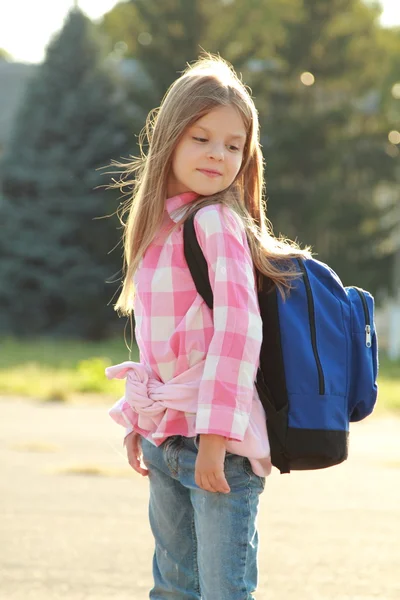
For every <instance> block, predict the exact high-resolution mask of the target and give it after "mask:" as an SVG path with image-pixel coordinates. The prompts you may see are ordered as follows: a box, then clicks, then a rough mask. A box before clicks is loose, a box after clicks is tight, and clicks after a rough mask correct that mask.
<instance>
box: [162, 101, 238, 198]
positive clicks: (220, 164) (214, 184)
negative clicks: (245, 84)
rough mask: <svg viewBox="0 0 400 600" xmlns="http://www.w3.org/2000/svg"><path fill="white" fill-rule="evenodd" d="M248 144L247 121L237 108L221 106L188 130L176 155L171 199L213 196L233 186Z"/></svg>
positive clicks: (169, 180) (171, 173) (169, 191)
mask: <svg viewBox="0 0 400 600" xmlns="http://www.w3.org/2000/svg"><path fill="white" fill-rule="evenodd" d="M245 142H246V129H245V126H244V123H243V119H242V117H241V116H240V114H239V112H238V111H237V109H236V108H234V107H233V106H231V105H229V106H219V107H218V108H214V109H213V110H212V111H210V112H209V113H207V114H206V115H205V116H204V117H201V119H199V120H198V121H196V122H195V123H193V125H191V126H190V127H188V128H187V129H186V130H185V132H184V133H183V137H182V138H181V140H180V141H179V143H178V144H177V146H176V148H175V150H174V153H173V155H172V167H171V171H170V174H169V178H168V197H172V196H176V195H178V194H182V193H183V192H196V193H197V194H200V195H201V196H211V195H213V194H216V193H217V192H220V191H222V190H224V189H226V188H227V187H229V186H230V185H231V183H233V181H234V180H235V177H236V175H237V174H238V172H239V170H240V166H241V164H242V159H243V150H244V146H245Z"/></svg>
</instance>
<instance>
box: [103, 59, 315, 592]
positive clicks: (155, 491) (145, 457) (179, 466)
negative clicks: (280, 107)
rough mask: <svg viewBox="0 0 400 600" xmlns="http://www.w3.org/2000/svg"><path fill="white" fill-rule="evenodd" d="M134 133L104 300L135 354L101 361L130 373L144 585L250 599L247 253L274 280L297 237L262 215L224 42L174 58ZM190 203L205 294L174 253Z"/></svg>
mask: <svg viewBox="0 0 400 600" xmlns="http://www.w3.org/2000/svg"><path fill="white" fill-rule="evenodd" d="M146 134H147V140H148V144H149V147H148V152H147V155H144V153H143V150H142V157H141V158H140V159H137V160H135V161H134V162H132V163H131V164H129V165H128V169H127V171H128V174H131V173H135V178H134V180H129V177H128V178H127V180H125V181H123V182H122V183H120V184H119V185H121V186H122V187H123V186H125V185H132V186H133V190H134V191H133V202H132V203H131V205H130V207H129V216H128V220H127V223H126V226H125V231H124V242H125V265H126V272H125V279H124V284H123V288H122V293H121V295H120V297H119V299H118V302H117V304H116V309H117V310H122V312H123V313H125V314H128V315H129V314H131V312H132V310H133V306H134V312H135V323H136V327H135V334H136V341H137V344H138V347H139V350H140V363H133V362H125V363H122V364H120V365H115V366H113V367H109V368H108V369H107V371H106V373H107V376H108V377H109V378H113V377H117V378H123V377H126V378H127V382H126V391H125V396H124V397H123V398H122V399H121V400H120V401H119V402H118V403H117V404H116V405H115V406H114V407H113V408H112V409H111V411H110V413H111V416H112V417H113V418H114V419H115V420H116V421H117V422H118V423H120V424H121V425H123V426H125V427H127V429H126V437H125V445H126V449H127V454H128V461H129V464H130V465H131V466H132V468H133V469H134V470H135V471H137V472H138V473H140V474H141V475H143V476H146V475H149V480H150V506H149V516H150V524H151V529H152V532H153V535H154V538H155V553H154V560H153V576H154V586H153V588H152V590H151V591H150V598H152V599H153V600H169V599H171V600H172V599H173V600H184V599H185V600H188V599H200V598H202V599H203V600H248V599H252V598H254V596H253V595H252V594H253V592H254V591H255V589H256V585H257V547H258V536H257V529H256V516H257V510H258V502H259V495H260V493H261V492H262V491H263V488H264V484H265V476H266V475H268V474H269V472H270V470H271V463H270V458H269V443H268V436H267V430H266V422H265V414H264V410H263V408H262V405H261V402H260V400H259V398H258V395H257V392H256V390H255V386H254V379H255V375H256V371H257V367H258V361H259V353H260V346H261V338H262V323H261V319H260V313H259V307H258V300H257V284H256V276H255V273H256V271H255V269H254V266H255V267H256V269H257V270H258V271H260V272H262V273H265V274H266V275H268V276H269V277H270V278H271V279H272V281H273V282H274V284H275V285H277V286H278V287H279V289H280V291H281V293H285V290H286V289H289V288H290V280H291V278H292V277H293V275H294V274H293V273H292V272H291V271H290V269H288V268H287V266H286V267H285V268H284V269H282V266H285V265H286V263H285V259H286V258H287V257H288V256H305V255H308V253H307V251H301V250H300V249H299V248H298V247H297V246H295V245H294V244H292V243H287V242H285V241H282V240H277V239H276V238H274V236H273V234H272V232H271V229H270V228H269V226H268V222H267V220H266V217H265V206H264V204H263V200H262V190H263V161H262V154H261V149H260V144H259V130H258V118H257V112H256V109H255V106H254V104H253V101H252V99H251V97H250V95H249V93H248V91H247V89H246V88H245V86H244V85H243V84H242V83H241V81H240V80H239V79H238V77H237V76H236V74H235V73H234V71H233V69H232V68H231V67H230V66H229V65H228V64H227V63H226V62H225V61H223V60H222V59H221V58H219V57H215V56H212V55H209V54H207V55H205V56H202V57H201V58H200V59H199V60H198V61H197V62H196V63H195V64H194V65H192V66H190V67H188V68H187V70H186V71H185V72H184V73H183V75H182V76H181V77H180V78H179V79H177V80H176V81H175V83H173V85H172V86H171V87H170V89H169V90H168V92H167V94H166V96H165V97H164V99H163V102H162V104H161V106H160V108H159V109H158V111H157V112H156V113H154V114H150V116H149V118H148V121H147V126H146ZM143 141H144V139H143V137H142V138H141V143H142V142H143ZM120 166H123V165H120ZM199 207H200V210H198V212H197V213H196V215H195V229H196V235H197V237H198V240H199V243H200V245H201V248H202V250H203V252H204V255H205V257H206V259H207V263H208V269H209V277H210V282H211V286H212V289H213V294H214V308H213V310H210V309H209V308H208V306H207V305H206V304H205V302H204V301H203V299H202V297H201V296H200V295H199V294H198V293H197V291H196V288H195V285H194V283H193V281H192V278H191V276H190V272H189V269H188V266H187V264H186V261H185V258H184V250H183V235H182V230H183V222H184V220H185V219H186V218H187V217H188V215H189V214H191V212H192V211H194V210H197V209H199ZM286 262H287V261H286ZM253 265H254V266H253ZM134 292H135V297H134ZM133 300H134V304H133Z"/></svg>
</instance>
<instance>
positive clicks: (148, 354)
mask: <svg viewBox="0 0 400 600" xmlns="http://www.w3.org/2000/svg"><path fill="white" fill-rule="evenodd" d="M196 197H197V195H196V194H195V193H194V192H187V193H184V194H180V195H179V196H174V197H173V198H169V199H168V200H167V201H166V210H165V214H164V221H163V224H162V226H161V228H160V231H159V233H158V235H157V236H156V237H155V239H154V240H153V242H152V243H151V244H150V246H149V247H148V249H147V250H146V252H145V254H144V256H143V258H142V260H141V262H140V264H139V267H138V269H137V271H136V273H135V277H134V281H135V286H136V296H135V304H134V312H135V323H136V328H135V335H136V342H137V344H138V347H139V350H140V363H134V362H130V361H127V362H125V363H122V364H120V365H115V366H113V367H109V368H108V369H107V370H106V374H107V377H109V378H110V379H111V378H113V377H117V378H125V377H126V379H127V382H126V388H125V395H124V397H123V398H121V400H119V401H118V402H117V403H116V404H115V405H114V407H113V408H112V409H111V410H110V415H111V416H112V417H113V418H114V419H115V420H116V421H117V423H119V424H121V425H124V426H125V427H127V430H126V433H129V432H130V431H132V430H135V431H138V432H139V433H140V434H141V435H143V436H145V437H146V438H147V439H148V440H149V441H151V442H153V443H154V444H155V445H159V444H161V443H162V442H163V441H164V440H165V439H166V438H167V437H169V436H171V435H183V436H186V437H193V436H196V435H198V434H202V433H205V434H207V433H208V434H211V433H214V434H218V435H222V436H224V437H226V438H227V451H228V452H233V453H235V454H239V455H242V456H247V457H248V458H249V460H250V462H251V464H252V468H253V470H254V472H255V473H256V474H258V475H260V476H265V475H267V474H269V472H270V470H271V462H270V458H269V456H270V450H269V442H268V435H267V429H266V422H265V413H264V409H263V407H262V405H261V402H260V400H259V397H258V394H257V391H256V389H255V385H254V380H255V376H256V371H257V368H258V363H259V354H260V347H261V339H262V323H261V317H260V311H259V306H258V300H257V293H256V285H255V277H254V268H253V263H252V258H251V254H250V250H249V247H248V243H247V238H246V233H245V229H244V227H243V224H242V223H241V221H240V219H239V217H237V215H235V213H234V212H233V211H231V210H229V209H226V208H224V207H223V206H222V205H220V204H215V205H211V206H207V207H204V208H202V209H201V210H200V211H199V212H198V213H197V214H196V216H195V219H194V225H195V230H196V235H197V238H198V241H199V244H200V246H201V248H202V250H203V253H204V256H205V257H206V260H207V263H208V267H209V277H210V283H211V287H212V290H213V294H214V309H213V310H210V309H209V308H208V306H207V305H206V303H205V302H204V300H203V298H202V297H201V296H200V295H199V294H198V292H197V290H196V287H195V285H194V282H193V279H192V277H191V274H190V271H189V268H188V266H187V263H186V260H185V257H184V249H183V226H180V227H179V228H177V229H175V231H173V232H172V233H171V231H170V229H171V226H172V225H173V222H174V221H175V222H177V221H178V220H179V218H180V217H181V216H182V209H184V207H185V205H186V204H188V203H189V202H191V201H193V200H194V199H195V198H196Z"/></svg>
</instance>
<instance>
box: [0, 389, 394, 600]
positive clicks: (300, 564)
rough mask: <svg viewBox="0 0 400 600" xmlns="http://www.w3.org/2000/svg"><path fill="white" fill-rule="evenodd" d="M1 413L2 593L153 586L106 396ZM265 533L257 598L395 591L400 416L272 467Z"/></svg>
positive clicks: (53, 596)
mask: <svg viewBox="0 0 400 600" xmlns="http://www.w3.org/2000/svg"><path fill="white" fill-rule="evenodd" d="M0 411H1V412H0V414H1V423H0V599H1V600H63V599H68V600H106V599H107V600H145V599H146V598H148V590H149V589H150V587H151V582H152V579H151V558H152V552H153V542H152V537H151V533H150V529H149V525H148V520H147V501H148V482H147V480H146V479H144V478H141V477H140V476H139V475H137V474H136V473H135V472H134V471H132V470H131V469H130V468H129V466H128V465H127V462H126V459H125V453H124V450H123V448H122V444H121V439H122V433H123V431H122V428H120V427H118V426H117V425H116V424H115V423H114V422H113V421H112V420H111V419H110V417H109V416H108V414H107V407H106V406H100V405H79V406H77V405H68V404H62V403H59V404H57V403H40V402H34V401H26V400H24V399H8V398H3V399H0ZM259 531H260V538H261V539H260V557H259V570H260V581H259V589H258V591H257V594H256V598H257V599H258V600H373V599H377V598H379V599H380V600H391V599H393V600H394V599H395V600H399V599H400V419H396V418H394V417H389V416H384V417H374V416H372V417H370V418H368V419H366V420H365V421H364V422H362V423H357V424H354V425H353V426H352V428H351V434H350V455H349V459H348V461H346V463H344V464H342V465H339V466H336V467H333V468H330V469H326V470H323V471H315V472H302V473H292V474H290V475H280V474H279V473H278V471H276V470H275V469H274V471H273V473H272V475H271V476H270V477H269V478H268V479H267V483H266V488H265V492H264V494H263V495H262V498H261V508H260V515H259ZM213 600H214V599H213ZM215 600H218V599H215Z"/></svg>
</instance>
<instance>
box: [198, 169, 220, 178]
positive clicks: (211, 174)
mask: <svg viewBox="0 0 400 600" xmlns="http://www.w3.org/2000/svg"><path fill="white" fill-rule="evenodd" d="M197 170H198V171H199V172H200V173H203V175H206V176H207V177H221V175H222V173H220V172H219V171H212V170H210V169H197Z"/></svg>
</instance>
